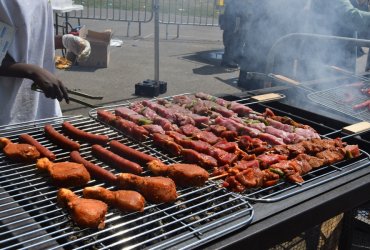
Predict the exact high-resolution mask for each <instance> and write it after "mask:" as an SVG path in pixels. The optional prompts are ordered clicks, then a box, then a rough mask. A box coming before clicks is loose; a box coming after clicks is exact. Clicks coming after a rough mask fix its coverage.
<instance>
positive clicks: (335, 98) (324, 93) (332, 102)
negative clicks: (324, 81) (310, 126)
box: [307, 85, 370, 121]
mask: <svg viewBox="0 0 370 250" xmlns="http://www.w3.org/2000/svg"><path fill="white" fill-rule="evenodd" d="M346 93H351V94H352V95H353V97H354V99H355V100H356V102H355V103H345V102H343V101H341V100H343V99H345V97H346ZM307 98H308V99H310V100H311V101H313V102H315V103H317V104H320V105H322V106H325V107H327V108H330V109H332V110H335V111H337V112H340V113H342V114H345V115H347V116H350V117H353V118H355V119H358V120H362V121H370V111H369V110H368V109H365V110H362V111H358V112H356V111H354V110H353V109H352V106H353V105H355V104H358V103H361V102H364V101H366V100H369V97H368V96H366V95H363V94H361V93H360V91H359V90H358V89H356V90H353V87H350V86H346V85H344V86H338V87H335V88H329V89H325V90H320V91H315V92H312V93H309V94H307Z"/></svg>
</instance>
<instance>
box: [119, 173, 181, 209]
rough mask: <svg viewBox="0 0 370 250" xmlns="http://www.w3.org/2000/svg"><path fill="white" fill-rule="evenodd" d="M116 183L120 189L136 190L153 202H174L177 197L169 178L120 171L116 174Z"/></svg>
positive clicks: (174, 186)
mask: <svg viewBox="0 0 370 250" xmlns="http://www.w3.org/2000/svg"><path fill="white" fill-rule="evenodd" d="M117 183H118V186H119V187H120V188H122V189H133V190H136V191H138V192H139V193H141V194H142V195H143V196H144V197H145V199H146V200H147V201H150V202H153V203H162V202H174V201H175V200H176V199H177V192H176V185H175V183H174V182H173V180H172V179H170V178H166V177H141V176H138V175H134V174H128V173H122V174H119V175H118V176H117Z"/></svg>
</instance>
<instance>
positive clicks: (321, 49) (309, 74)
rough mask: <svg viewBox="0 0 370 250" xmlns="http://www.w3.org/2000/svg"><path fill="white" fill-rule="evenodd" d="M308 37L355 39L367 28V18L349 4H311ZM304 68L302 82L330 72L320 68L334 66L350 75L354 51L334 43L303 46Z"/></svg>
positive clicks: (337, 0) (343, 0)
mask: <svg viewBox="0 0 370 250" xmlns="http://www.w3.org/2000/svg"><path fill="white" fill-rule="evenodd" d="M309 22H310V23H312V24H313V25H311V26H310V28H311V29H309V30H308V32H309V33H315V34H324V35H332V36H341V37H350V38H356V37H358V34H359V33H357V32H363V31H366V30H367V29H368V28H370V14H369V13H368V12H365V11H361V10H359V9H357V8H355V7H354V6H353V5H352V3H351V1H350V0H325V1H322V0H311V15H310V19H309ZM306 45H307V46H306V49H307V51H306V59H307V61H306V65H305V66H306V68H305V71H306V72H304V73H305V75H303V76H302V78H303V80H311V79H314V78H320V77H323V76H325V75H327V74H329V73H330V72H325V71H324V70H323V67H322V66H323V65H335V66H338V67H341V68H345V69H347V70H350V71H355V67H356V55H357V53H356V47H355V46H353V45H347V44H343V43H340V42H338V41H331V42H323V41H320V42H319V41H318V42H315V43H312V42H311V43H310V44H308V43H307V44H306Z"/></svg>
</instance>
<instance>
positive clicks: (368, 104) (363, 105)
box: [353, 100, 370, 111]
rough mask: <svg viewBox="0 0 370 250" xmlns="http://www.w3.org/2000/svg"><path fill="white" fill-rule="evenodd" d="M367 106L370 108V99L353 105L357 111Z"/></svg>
mask: <svg viewBox="0 0 370 250" xmlns="http://www.w3.org/2000/svg"><path fill="white" fill-rule="evenodd" d="M366 108H368V109H370V100H367V101H364V102H362V103H360V104H357V105H355V106H353V110H355V111H358V110H362V109H366Z"/></svg>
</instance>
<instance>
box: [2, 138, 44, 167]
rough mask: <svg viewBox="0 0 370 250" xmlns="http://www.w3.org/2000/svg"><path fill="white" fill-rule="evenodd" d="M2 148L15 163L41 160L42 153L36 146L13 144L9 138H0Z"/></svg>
mask: <svg viewBox="0 0 370 250" xmlns="http://www.w3.org/2000/svg"><path fill="white" fill-rule="evenodd" d="M0 148H2V149H3V152H4V154H5V155H6V156H7V157H9V158H10V159H12V160H13V161H18V162H34V161H35V160H36V159H38V158H40V152H39V151H37V149H36V148H35V147H34V146H32V145H30V144H26V143H13V142H11V141H10V140H9V139H8V138H4V137H2V138H0Z"/></svg>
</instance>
